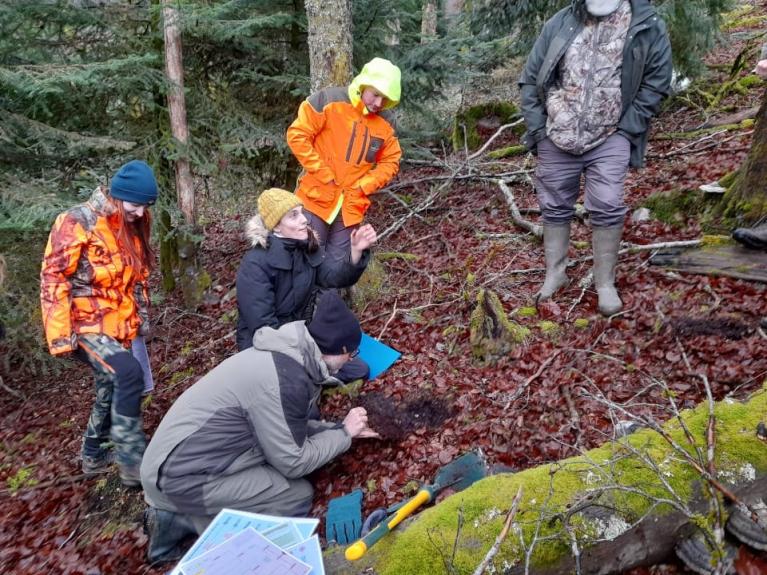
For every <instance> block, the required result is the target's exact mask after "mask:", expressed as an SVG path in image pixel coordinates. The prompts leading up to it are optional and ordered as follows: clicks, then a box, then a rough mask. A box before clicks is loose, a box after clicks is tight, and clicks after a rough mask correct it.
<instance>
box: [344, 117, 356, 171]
mask: <svg viewBox="0 0 767 575" xmlns="http://www.w3.org/2000/svg"><path fill="white" fill-rule="evenodd" d="M356 137H357V122H354V125H353V126H352V137H351V138H349V146H348V147H347V148H346V161H347V162H348V161H349V158H351V157H352V148H354V139H355V138H356Z"/></svg>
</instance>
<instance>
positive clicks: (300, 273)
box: [237, 188, 376, 381]
mask: <svg viewBox="0 0 767 575" xmlns="http://www.w3.org/2000/svg"><path fill="white" fill-rule="evenodd" d="M245 235H246V236H247V238H248V239H249V240H250V242H251V245H252V248H251V249H250V250H249V251H248V252H247V253H246V254H245V256H244V257H243V259H242V262H241V263H240V269H239V270H238V272H237V309H238V311H239V321H238V323H237V348H238V349H239V350H240V351H242V350H244V349H247V348H249V347H250V346H251V345H253V334H254V333H255V332H256V330H258V329H259V328H261V327H263V326H269V327H273V328H275V329H276V328H278V327H280V326H281V325H283V324H285V323H287V322H290V321H296V320H301V319H303V320H309V319H311V317H312V313H313V312H314V300H315V297H316V295H317V292H318V290H319V289H320V288H344V287H349V286H352V285H354V284H355V283H356V282H357V280H359V278H360V276H361V275H362V272H364V271H365V268H366V267H367V264H368V261H369V260H370V249H369V248H370V246H371V245H373V244H374V243H375V241H376V232H375V230H374V229H373V227H372V226H371V225H369V224H366V225H362V226H360V227H359V228H356V229H354V230H353V231H352V233H351V247H350V250H349V252H348V253H347V254H346V256H345V257H344V258H343V259H336V258H327V257H324V256H325V253H324V249H323V248H322V247H321V246H320V245H319V244H318V242H317V237H316V235H315V233H314V231H313V230H312V229H311V227H309V224H308V221H307V219H306V216H305V215H304V212H303V209H302V203H301V200H300V199H298V197H297V196H296V195H295V194H292V193H290V192H288V191H286V190H281V189H278V188H271V189H268V190H266V191H264V192H263V193H262V194H261V195H260V196H259V198H258V214H257V215H255V216H254V217H253V218H251V219H250V221H249V222H248V224H247V226H246V230H245ZM368 374H369V369H368V366H367V364H366V363H365V362H364V361H362V360H361V359H359V358H355V359H353V360H352V361H351V362H349V364H348V365H347V366H345V367H344V369H343V370H342V371H341V372H340V373H339V374H338V379H340V380H341V381H353V380H355V379H366V378H367V376H368Z"/></svg>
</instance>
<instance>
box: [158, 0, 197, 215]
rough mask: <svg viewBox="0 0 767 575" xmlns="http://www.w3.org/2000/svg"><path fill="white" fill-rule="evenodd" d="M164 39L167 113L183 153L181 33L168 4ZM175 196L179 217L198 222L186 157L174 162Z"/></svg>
mask: <svg viewBox="0 0 767 575" xmlns="http://www.w3.org/2000/svg"><path fill="white" fill-rule="evenodd" d="M162 11H163V21H164V26H163V28H164V35H165V73H166V75H167V77H168V109H169V111H170V128H171V133H172V134H173V138H174V139H175V140H176V142H177V143H178V146H179V147H180V148H181V149H182V150H184V149H185V148H186V147H187V146H188V145H189V128H188V126H187V123H186V100H185V99H184V60H183V56H182V49H181V30H180V28H179V14H178V10H176V8H174V6H173V4H172V3H171V2H170V0H163V3H162ZM176 193H177V195H178V204H179V208H180V209H181V213H183V214H184V220H185V221H186V223H187V224H189V225H192V226H194V225H195V224H196V222H197V217H196V211H195V203H194V181H193V179H192V171H191V169H190V167H189V159H188V158H187V157H186V154H181V157H179V158H178V159H177V160H176Z"/></svg>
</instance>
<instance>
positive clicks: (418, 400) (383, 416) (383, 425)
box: [360, 392, 453, 441]
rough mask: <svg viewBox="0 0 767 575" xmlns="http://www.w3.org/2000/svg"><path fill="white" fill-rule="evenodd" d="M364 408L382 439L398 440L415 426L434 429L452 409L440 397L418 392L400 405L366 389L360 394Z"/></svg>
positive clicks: (409, 432)
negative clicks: (364, 393)
mask: <svg viewBox="0 0 767 575" xmlns="http://www.w3.org/2000/svg"><path fill="white" fill-rule="evenodd" d="M360 405H361V406H362V407H364V408H365V409H366V410H367V412H368V422H369V426H370V427H371V428H372V429H375V430H376V431H377V432H378V433H379V434H380V435H381V438H382V439H388V440H392V441H400V440H402V439H405V438H406V437H407V436H408V435H410V434H411V433H412V432H414V431H415V430H417V429H419V428H423V427H425V428H427V429H435V428H437V427H439V426H440V425H442V424H443V423H444V422H445V421H446V420H447V419H449V418H450V417H451V416H452V415H453V413H452V410H451V409H450V408H449V407H448V405H447V404H446V403H445V402H444V401H443V400H441V399H434V398H431V397H426V396H425V395H420V396H417V397H415V398H414V399H412V400H410V401H408V402H407V403H405V404H403V405H398V404H397V403H395V401H394V400H393V398H391V397H387V396H385V395H384V394H383V393H378V392H374V393H368V394H366V395H363V396H362V397H361V398H360Z"/></svg>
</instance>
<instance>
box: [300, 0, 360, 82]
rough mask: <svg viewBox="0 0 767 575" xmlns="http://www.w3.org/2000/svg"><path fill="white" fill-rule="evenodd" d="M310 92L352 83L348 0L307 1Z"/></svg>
mask: <svg viewBox="0 0 767 575" xmlns="http://www.w3.org/2000/svg"><path fill="white" fill-rule="evenodd" d="M305 6H306V20H307V27H308V33H309V66H310V70H311V81H312V85H311V89H312V92H316V91H317V90H321V89H322V88H326V87H328V86H346V85H348V84H349V83H350V82H351V80H352V49H353V45H354V44H353V40H352V13H351V3H350V2H349V0H322V1H319V0H306V2H305Z"/></svg>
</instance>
